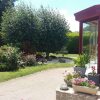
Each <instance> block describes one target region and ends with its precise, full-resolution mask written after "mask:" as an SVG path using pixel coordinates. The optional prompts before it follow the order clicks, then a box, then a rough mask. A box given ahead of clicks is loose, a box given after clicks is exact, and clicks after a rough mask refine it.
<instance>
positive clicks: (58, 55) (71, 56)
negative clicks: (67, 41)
mask: <svg viewBox="0 0 100 100" xmlns="http://www.w3.org/2000/svg"><path fill="white" fill-rule="evenodd" d="M50 55H53V56H56V57H63V54H55V53H50ZM78 56H79V55H78V54H64V57H67V58H71V59H76V58H77V57H78Z"/></svg>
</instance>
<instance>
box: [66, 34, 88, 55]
mask: <svg viewBox="0 0 100 100" xmlns="http://www.w3.org/2000/svg"><path fill="white" fill-rule="evenodd" d="M67 38H68V41H67V45H66V46H67V51H68V53H72V54H77V53H79V33H75V32H73V33H68V34H67ZM88 43H89V34H88V33H85V34H84V35H83V47H84V48H85V47H86V45H88Z"/></svg>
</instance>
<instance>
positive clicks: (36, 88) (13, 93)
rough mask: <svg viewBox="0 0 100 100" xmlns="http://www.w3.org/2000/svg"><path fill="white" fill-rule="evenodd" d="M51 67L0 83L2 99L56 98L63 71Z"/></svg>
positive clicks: (63, 69) (31, 99)
mask: <svg viewBox="0 0 100 100" xmlns="http://www.w3.org/2000/svg"><path fill="white" fill-rule="evenodd" d="M65 70H68V71H72V68H58V69H51V70H46V71H42V72H38V73H36V74H31V75H27V76H24V77H20V78H16V79H12V80H10V81H7V82H3V83H0V100H56V88H57V87H58V86H59V85H60V84H62V83H63V74H62V73H63V72H64V71H65Z"/></svg>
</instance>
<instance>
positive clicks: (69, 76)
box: [64, 71, 81, 86]
mask: <svg viewBox="0 0 100 100" xmlns="http://www.w3.org/2000/svg"><path fill="white" fill-rule="evenodd" d="M64 74H65V75H64V81H65V82H66V83H67V85H68V86H72V80H73V79H74V78H79V77H81V76H80V73H76V72H74V73H70V72H67V71H65V73H64Z"/></svg>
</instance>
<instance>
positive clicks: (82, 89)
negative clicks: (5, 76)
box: [72, 85, 99, 95]
mask: <svg viewBox="0 0 100 100" xmlns="http://www.w3.org/2000/svg"><path fill="white" fill-rule="evenodd" d="M72 87H73V90H74V91H75V92H82V93H88V94H92V95H96V93H97V91H98V90H99V87H96V88H90V87H86V86H78V85H72Z"/></svg>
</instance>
